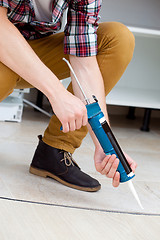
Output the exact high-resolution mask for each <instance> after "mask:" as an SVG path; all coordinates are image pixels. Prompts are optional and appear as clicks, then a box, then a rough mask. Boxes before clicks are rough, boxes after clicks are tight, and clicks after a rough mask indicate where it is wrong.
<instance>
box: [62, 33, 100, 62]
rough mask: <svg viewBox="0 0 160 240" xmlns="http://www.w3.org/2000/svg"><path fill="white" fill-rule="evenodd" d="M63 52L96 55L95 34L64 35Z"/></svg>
mask: <svg viewBox="0 0 160 240" xmlns="http://www.w3.org/2000/svg"><path fill="white" fill-rule="evenodd" d="M64 54H70V55H75V56H77V57H89V56H95V55H97V34H95V33H94V34H87V35H84V34H83V35H71V36H65V37H64Z"/></svg>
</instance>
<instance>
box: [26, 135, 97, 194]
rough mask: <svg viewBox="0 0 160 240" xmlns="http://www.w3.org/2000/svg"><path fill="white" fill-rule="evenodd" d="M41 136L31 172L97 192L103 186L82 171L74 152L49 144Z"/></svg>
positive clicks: (79, 188)
mask: <svg viewBox="0 0 160 240" xmlns="http://www.w3.org/2000/svg"><path fill="white" fill-rule="evenodd" d="M38 137H39V144H38V146H37V149H36V151H35V154H34V157H33V160H32V163H31V165H30V169H29V171H30V173H33V174H35V175H38V176H41V177H51V178H53V179H55V180H57V181H58V182H60V183H62V184H64V185H66V186H68V187H71V188H75V189H78V190H82V191H88V192H95V191H98V190H99V189H100V188H101V185H100V183H99V182H98V181H97V180H96V179H94V178H92V177H90V176H89V175H87V174H86V173H84V172H82V171H81V169H80V168H79V166H78V165H77V163H76V162H75V161H74V160H73V158H72V154H71V153H68V152H66V151H64V150H61V149H57V148H54V147H51V146H49V145H48V144H46V143H44V142H43V141H42V136H38Z"/></svg>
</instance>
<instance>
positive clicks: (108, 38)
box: [97, 22, 135, 64]
mask: <svg viewBox="0 0 160 240" xmlns="http://www.w3.org/2000/svg"><path fill="white" fill-rule="evenodd" d="M97 33H98V34H97V35H98V38H99V39H98V40H99V44H100V46H103V47H104V48H105V49H106V52H107V51H108V50H109V51H112V53H113V54H115V55H116V58H117V59H118V60H119V61H121V62H124V63H125V62H126V64H127V63H129V62H130V61H131V59H132V57H133V52H134V47H135V37H134V35H133V33H132V32H131V31H130V30H129V29H128V28H127V27H126V26H125V25H124V24H122V23H118V22H109V23H108V22H106V23H101V24H100V25H99V28H98V31H97Z"/></svg>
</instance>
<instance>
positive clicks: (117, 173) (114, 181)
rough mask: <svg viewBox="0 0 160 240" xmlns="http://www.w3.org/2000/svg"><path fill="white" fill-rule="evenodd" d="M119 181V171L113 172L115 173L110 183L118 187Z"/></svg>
mask: <svg viewBox="0 0 160 240" xmlns="http://www.w3.org/2000/svg"><path fill="white" fill-rule="evenodd" d="M119 183H120V173H119V172H115V175H114V177H113V182H112V185H113V187H118V186H119Z"/></svg>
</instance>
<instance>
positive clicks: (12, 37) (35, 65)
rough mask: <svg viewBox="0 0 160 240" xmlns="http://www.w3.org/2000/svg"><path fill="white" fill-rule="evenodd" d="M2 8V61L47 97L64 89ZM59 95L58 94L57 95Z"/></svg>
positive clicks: (0, 56)
mask: <svg viewBox="0 0 160 240" xmlns="http://www.w3.org/2000/svg"><path fill="white" fill-rule="evenodd" d="M4 10H5V9H4V8H3V9H2V8H0V49H1V51H0V61H1V62H2V63H3V64H5V65H6V66H8V67H9V68H10V69H12V70H13V71H14V72H16V73H17V74H18V75H19V76H21V77H22V78H24V79H25V80H26V81H28V82H29V83H30V84H31V85H33V86H35V87H36V88H38V89H40V90H41V91H42V92H43V93H44V94H45V95H46V96H47V97H51V95H53V96H54V94H56V91H57V90H58V89H59V88H61V87H63V86H61V85H62V84H61V83H60V82H59V80H58V79H57V78H56V76H55V75H54V74H53V73H52V72H51V71H50V70H49V69H48V68H47V67H46V66H45V65H44V64H43V62H42V61H41V60H40V59H39V58H38V56H37V55H36V54H35V53H34V51H33V50H32V48H31V47H30V46H29V44H28V43H27V41H26V40H25V39H24V38H23V36H22V35H21V33H20V32H19V31H18V29H17V28H16V27H15V26H14V25H13V24H12V23H11V22H10V21H9V20H8V19H7V16H4V15H3V14H4ZM57 94H58V93H57Z"/></svg>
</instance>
